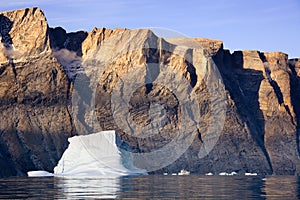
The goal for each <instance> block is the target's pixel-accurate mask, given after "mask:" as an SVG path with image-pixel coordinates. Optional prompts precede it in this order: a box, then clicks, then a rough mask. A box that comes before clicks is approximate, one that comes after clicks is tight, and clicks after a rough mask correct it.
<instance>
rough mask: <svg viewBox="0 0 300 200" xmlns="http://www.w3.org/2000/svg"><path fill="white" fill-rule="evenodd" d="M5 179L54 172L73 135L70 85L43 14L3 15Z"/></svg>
mask: <svg viewBox="0 0 300 200" xmlns="http://www.w3.org/2000/svg"><path fill="white" fill-rule="evenodd" d="M0 22H1V23H0V25H1V45H2V49H1V51H0V52H1V53H2V56H1V63H0V69H1V70H0V110H1V115H0V121H1V123H0V124H1V125H0V145H1V146H0V155H1V163H4V164H2V165H1V168H2V169H5V170H4V171H2V172H1V176H9V175H23V174H24V173H26V171H28V170H32V169H36V168H44V169H48V170H52V168H53V166H55V165H56V162H57V160H58V159H59V158H60V156H61V155H62V153H63V151H64V150H65V148H66V147H67V138H68V137H69V136H71V134H72V122H71V118H70V113H69V109H68V106H70V102H69V93H70V82H69V80H68V78H67V75H66V73H65V71H64V69H63V67H62V66H61V65H60V64H59V63H58V61H57V59H56V58H55V57H54V56H53V55H52V51H51V48H50V39H49V38H50V37H49V28H48V25H47V21H46V19H45V17H44V14H43V12H42V11H41V10H40V9H38V8H32V9H25V10H19V11H11V12H6V13H1V15H0Z"/></svg>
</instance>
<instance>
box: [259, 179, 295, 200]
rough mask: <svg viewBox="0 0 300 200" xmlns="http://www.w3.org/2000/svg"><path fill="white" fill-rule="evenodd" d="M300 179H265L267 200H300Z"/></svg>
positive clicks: (264, 189) (264, 188)
mask: <svg viewBox="0 0 300 200" xmlns="http://www.w3.org/2000/svg"><path fill="white" fill-rule="evenodd" d="M299 184H300V179H299V177H297V176H282V177H280V178H279V177H278V176H269V177H266V178H265V185H264V187H263V191H264V192H265V194H266V199H267V200H274V199H299V197H300V195H299V192H300V190H299V188H300V187H299Z"/></svg>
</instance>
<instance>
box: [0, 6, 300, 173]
mask: <svg viewBox="0 0 300 200" xmlns="http://www.w3.org/2000/svg"><path fill="white" fill-rule="evenodd" d="M0 22H1V23H0V25H1V35H0V36H1V37H0V39H1V43H0V45H1V49H0V109H1V115H0V122H1V124H0V167H1V169H3V170H2V171H1V174H0V176H9V175H24V173H25V172H26V171H28V170H34V169H35V170H37V169H46V170H52V169H53V166H55V164H56V162H57V161H58V159H59V158H60V156H61V154H62V152H63V151H64V150H65V148H66V147H67V145H68V143H67V138H68V137H69V136H71V135H74V134H88V133H92V132H96V131H99V130H109V129H115V130H117V131H118V133H119V134H120V136H121V137H122V139H124V140H125V141H127V142H128V143H129V144H130V146H131V147H132V149H133V152H134V153H145V154H146V153H149V152H154V151H156V150H158V149H160V148H163V147H166V146H168V144H172V145H173V147H174V148H171V150H170V151H166V152H165V153H167V154H163V153H162V154H159V155H160V157H159V159H155V160H151V159H149V160H146V161H145V162H144V164H145V163H146V164H147V165H148V166H145V167H149V165H152V164H153V165H154V166H162V167H163V168H162V169H159V168H155V167H154V168H153V169H154V170H156V171H155V172H157V173H161V172H162V171H167V172H178V171H180V170H181V169H186V170H189V171H191V172H192V173H201V174H204V173H207V172H213V173H219V172H223V171H226V172H232V171H237V172H238V173H244V172H257V173H259V174H272V173H274V174H292V175H294V174H299V172H300V166H299V158H298V156H299V133H300V131H299V130H300V128H299V122H300V121H299V119H300V103H299V102H300V91H299V88H300V81H299V75H300V62H299V60H297V59H294V60H288V57H287V55H286V54H284V53H280V52H274V53H263V52H259V51H253V50H251V51H250V50H247V51H237V52H234V53H233V54H231V53H230V52H229V51H228V50H225V49H223V43H222V41H219V40H211V39H201V38H172V39H166V40H165V39H162V38H159V37H157V36H156V35H155V34H153V33H152V32H151V31H150V30H128V29H114V30H109V29H106V28H95V29H93V30H92V31H91V32H89V33H87V32H85V31H79V32H76V33H66V31H65V30H64V29H62V28H48V26H47V22H46V19H45V17H44V15H43V13H42V11H40V10H39V9H38V8H33V9H24V10H19V11H11V12H5V13H1V14H0ZM33 37H34V38H33ZM22 44H25V45H22ZM218 70H219V71H220V74H218ZM186 88H187V89H186ZM187 91H188V92H187ZM93 94H94V95H95V96H93ZM127 94H128V95H129V96H127ZM118 95H119V96H118ZM193 95H194V96H193ZM185 100H188V101H185ZM71 102H72V104H71ZM122 102H127V103H128V104H125V106H124V105H123V104H122ZM183 102H184V103H183ZM186 102H189V103H193V105H196V106H195V107H192V108H193V109H191V110H190V112H187V113H189V114H187V115H186V112H185V110H183V108H184V107H185V105H186V104H185V103H186ZM222 102H223V103H224V107H223V106H222ZM194 103H195V104H194ZM193 112H197V113H193ZM223 115H224V116H223ZM223 120H224V126H222V125H223V124H222V122H223ZM211 124H212V125H211ZM153 127H154V128H153ZM155 127H156V128H155ZM147 130H151V131H150V132H149V131H147ZM178 131H179V133H180V134H179V135H177V134H176V133H178ZM180 131H181V132H180ZM215 133H218V134H219V135H218V134H215ZM173 138H176V141H179V142H174V143H172V141H173ZM177 143H178V144H177ZM185 144H188V145H187V146H186V147H185ZM177 145H178V146H177ZM180 146H181V147H180ZM177 151H182V153H183V154H182V155H181V154H178V155H179V156H177V154H176V153H177ZM206 153H208V155H206ZM137 155H138V154H137ZM136 158H137V160H138V157H136ZM172 158H174V160H172ZM165 160H168V161H170V162H169V163H167V164H166V163H164V161H165Z"/></svg>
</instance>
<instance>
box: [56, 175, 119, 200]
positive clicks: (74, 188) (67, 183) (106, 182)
mask: <svg viewBox="0 0 300 200" xmlns="http://www.w3.org/2000/svg"><path fill="white" fill-rule="evenodd" d="M54 180H55V182H56V186H57V188H59V189H60V190H61V192H62V194H63V196H64V197H65V198H67V199H78V198H79V199H81V198H95V197H101V198H105V199H108V198H117V196H116V194H117V192H118V191H119V189H120V179H119V178H106V177H99V178H55V179H54Z"/></svg>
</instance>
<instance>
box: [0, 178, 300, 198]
mask: <svg viewBox="0 0 300 200" xmlns="http://www.w3.org/2000/svg"><path fill="white" fill-rule="evenodd" d="M299 185H300V178H298V177H294V176H290V177H288V176H269V177H257V176H255V177H245V176H230V177H229V176H226V177H223V176H197V175H191V176H162V175H149V176H139V177H122V178H59V177H43V178H26V177H23V178H21V177H17V178H15V177H14V178H5V179H0V199H98V198H129V199H130V198H143V199H145V198H148V199H149V198H150V199H151V198H196V199H200V198H201V199H299V197H300V195H299V193H300V189H299V188H300V187H299Z"/></svg>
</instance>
